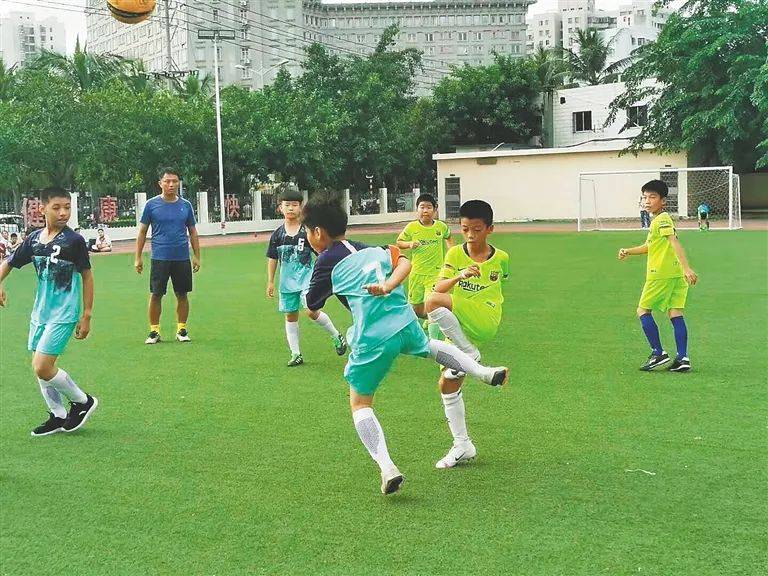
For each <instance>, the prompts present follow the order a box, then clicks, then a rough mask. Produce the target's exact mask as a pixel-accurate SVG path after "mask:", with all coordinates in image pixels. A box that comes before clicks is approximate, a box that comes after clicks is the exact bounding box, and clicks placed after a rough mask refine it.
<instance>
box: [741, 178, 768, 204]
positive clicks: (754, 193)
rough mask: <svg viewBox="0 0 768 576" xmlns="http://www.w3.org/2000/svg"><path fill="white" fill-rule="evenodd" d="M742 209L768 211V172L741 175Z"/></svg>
mask: <svg viewBox="0 0 768 576" xmlns="http://www.w3.org/2000/svg"><path fill="white" fill-rule="evenodd" d="M739 181H740V183H741V209H742V211H744V210H768V172H759V173H754V174H739Z"/></svg>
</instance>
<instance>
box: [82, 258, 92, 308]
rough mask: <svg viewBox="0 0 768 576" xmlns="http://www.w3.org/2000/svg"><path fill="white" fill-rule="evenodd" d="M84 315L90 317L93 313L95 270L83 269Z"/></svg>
mask: <svg viewBox="0 0 768 576" xmlns="http://www.w3.org/2000/svg"><path fill="white" fill-rule="evenodd" d="M81 274H82V276H83V316H84V317H86V318H90V317H91V314H92V313H93V292H94V290H93V272H92V271H91V270H83V272H82V273H81Z"/></svg>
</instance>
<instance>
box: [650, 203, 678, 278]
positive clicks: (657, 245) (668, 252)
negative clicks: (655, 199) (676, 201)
mask: <svg viewBox="0 0 768 576" xmlns="http://www.w3.org/2000/svg"><path fill="white" fill-rule="evenodd" d="M675 234H676V232H675V223H674V222H673V221H672V218H671V217H670V216H669V214H667V213H666V212H661V213H660V214H657V215H656V217H655V218H654V219H653V220H651V228H650V230H649V231H648V238H647V239H646V241H645V243H646V244H647V245H648V272H647V279H648V280H663V279H665V278H679V277H680V276H684V274H683V267H682V266H681V265H680V260H678V259H677V254H675V250H674V248H672V244H670V242H669V238H670V237H671V236H674V235H675Z"/></svg>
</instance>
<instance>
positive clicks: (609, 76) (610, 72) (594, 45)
mask: <svg viewBox="0 0 768 576" xmlns="http://www.w3.org/2000/svg"><path fill="white" fill-rule="evenodd" d="M615 38H616V37H615V36H614V37H613V38H611V40H609V41H608V42H606V41H605V40H603V37H602V36H601V35H600V33H599V32H598V31H597V30H596V29H594V28H587V29H586V30H582V29H580V28H578V29H576V46H577V49H575V50H574V49H571V48H562V54H563V60H564V62H565V64H566V67H567V69H568V76H570V78H571V80H573V81H574V82H577V83H583V84H588V85H590V86H595V85H597V84H610V83H612V82H617V81H618V78H619V74H620V73H621V71H622V70H623V69H624V68H626V67H627V65H628V64H629V60H628V59H623V60H619V61H618V62H614V63H613V64H610V65H608V64H607V63H608V59H609V57H610V56H611V53H612V52H613V46H612V44H613V41H614V40H615Z"/></svg>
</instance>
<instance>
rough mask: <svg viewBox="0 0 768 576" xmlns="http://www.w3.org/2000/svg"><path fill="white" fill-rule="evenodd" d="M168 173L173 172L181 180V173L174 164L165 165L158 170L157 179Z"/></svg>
mask: <svg viewBox="0 0 768 576" xmlns="http://www.w3.org/2000/svg"><path fill="white" fill-rule="evenodd" d="M166 174H173V175H174V176H176V177H177V178H178V179H179V180H181V173H180V172H179V171H178V170H177V169H176V168H174V167H173V166H163V167H162V168H160V169H159V170H158V171H157V179H158V180H162V179H163V176H165V175H166Z"/></svg>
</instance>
